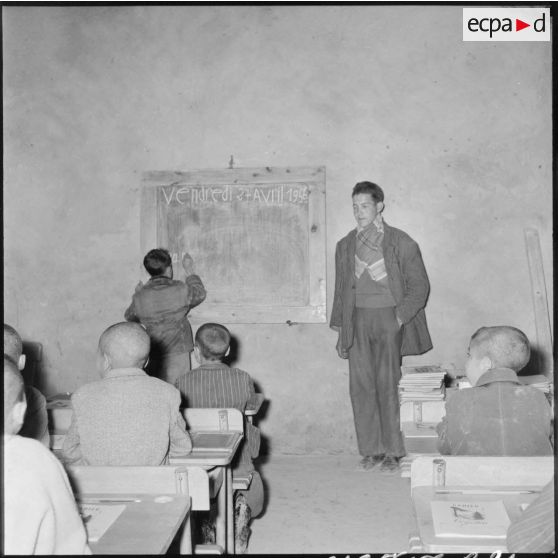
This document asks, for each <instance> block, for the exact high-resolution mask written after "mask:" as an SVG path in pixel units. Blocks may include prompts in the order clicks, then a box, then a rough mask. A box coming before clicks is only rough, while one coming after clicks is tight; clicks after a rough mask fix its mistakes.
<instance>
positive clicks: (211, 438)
mask: <svg viewBox="0 0 558 558" xmlns="http://www.w3.org/2000/svg"><path fill="white" fill-rule="evenodd" d="M239 437H240V433H239V432H219V431H215V430H208V431H196V432H190V438H191V440H192V451H193V452H197V451H203V452H207V451H215V452H220V451H232V450H233V448H234V445H235V443H236V441H237V440H238V438H239Z"/></svg>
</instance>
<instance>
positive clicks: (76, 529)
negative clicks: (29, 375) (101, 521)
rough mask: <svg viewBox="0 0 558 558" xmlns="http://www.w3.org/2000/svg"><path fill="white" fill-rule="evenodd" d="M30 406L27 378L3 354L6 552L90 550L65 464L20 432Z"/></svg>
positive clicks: (74, 553) (30, 552)
mask: <svg viewBox="0 0 558 558" xmlns="http://www.w3.org/2000/svg"><path fill="white" fill-rule="evenodd" d="M25 410H26V403H25V391H24V384H23V378H22V377H21V374H20V372H19V371H18V369H17V366H16V365H15V364H14V363H13V362H12V361H11V360H10V359H9V358H7V357H4V440H3V442H4V447H3V449H4V483H3V486H4V553H5V554H25V555H29V554H73V555H76V554H91V551H90V550H89V547H88V546H87V537H86V534H85V529H84V527H83V523H82V521H81V518H80V516H79V513H78V510H77V507H76V503H75V500H74V495H73V493H72V489H71V488H70V483H69V482H68V477H67V476H66V473H65V471H64V468H63V467H62V465H61V463H60V462H59V461H58V460H57V459H56V457H54V455H53V454H52V453H51V452H50V451H49V450H48V449H46V448H45V447H44V446H43V445H42V444H40V443H39V442H37V441H36V440H30V439H29V438H22V437H21V436H18V435H17V433H18V431H19V429H20V427H21V425H22V424H23V417H24V415H25Z"/></svg>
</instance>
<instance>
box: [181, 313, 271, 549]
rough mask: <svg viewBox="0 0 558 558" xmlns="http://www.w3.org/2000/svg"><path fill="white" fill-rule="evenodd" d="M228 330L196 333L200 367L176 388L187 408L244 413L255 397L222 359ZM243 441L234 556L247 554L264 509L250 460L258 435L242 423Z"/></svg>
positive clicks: (236, 465) (237, 462) (248, 382)
mask: <svg viewBox="0 0 558 558" xmlns="http://www.w3.org/2000/svg"><path fill="white" fill-rule="evenodd" d="M230 342H231V334H230V332H229V330H228V329H227V328H226V327H225V326H223V325H221V324H215V323H207V324H203V325H202V326H200V327H199V329H198V331H197V332H196V337H195V341H194V356H195V358H196V360H197V361H198V363H199V364H200V366H199V367H198V368H195V369H194V370H189V371H186V372H184V373H182V374H181V375H180V376H179V377H178V379H177V380H176V383H175V385H176V387H177V388H178V389H179V391H180V393H181V394H182V398H183V402H184V403H185V406H186V407H198V408H208V407H210V408H220V409H222V408H235V409H238V410H239V411H241V412H243V411H244V409H245V407H246V404H247V403H248V400H249V399H250V398H251V397H252V395H254V393H255V390H254V382H253V381H252V378H250V376H249V375H248V374H247V373H246V372H244V371H243V370H240V369H239V368H230V367H229V366H228V365H227V364H225V363H224V362H223V359H224V358H225V357H226V356H227V355H228V354H229V352H230ZM244 432H245V438H244V440H243V441H242V442H241V445H240V447H239V450H238V452H237V454H236V456H235V459H234V461H233V469H234V471H235V473H238V474H240V475H242V476H245V475H247V474H251V475H252V481H251V483H250V487H249V488H248V490H239V491H238V492H237V497H236V499H235V517H237V518H239V520H238V521H235V547H236V552H238V553H242V552H244V551H245V550H246V546H247V544H248V538H249V536H250V529H249V527H248V523H249V521H250V518H253V517H255V516H257V515H259V514H260V513H261V511H262V508H263V484H262V480H261V477H260V475H259V473H258V472H257V471H256V470H255V469H254V464H253V460H254V459H255V458H256V457H258V454H259V451H260V431H259V429H258V428H256V427H255V426H254V425H253V424H252V423H250V422H247V421H245V424H244Z"/></svg>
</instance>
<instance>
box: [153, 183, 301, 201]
mask: <svg viewBox="0 0 558 558" xmlns="http://www.w3.org/2000/svg"><path fill="white" fill-rule="evenodd" d="M160 191H161V194H162V196H163V198H164V201H165V202H166V204H167V205H171V204H172V203H177V204H179V205H186V204H189V205H198V204H203V203H227V202H228V203H232V202H235V201H247V202H253V203H263V204H266V205H284V204H286V203H300V204H304V203H308V193H309V188H308V186H306V185H302V186H293V185H292V184H278V185H276V186H275V187H273V188H266V187H264V186H263V185H257V184H256V185H254V184H250V185H249V184H225V185H218V186H210V185H204V186H196V185H181V186H162V187H161V190H160Z"/></svg>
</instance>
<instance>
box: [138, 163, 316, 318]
mask: <svg viewBox="0 0 558 558" xmlns="http://www.w3.org/2000/svg"><path fill="white" fill-rule="evenodd" d="M143 184H144V188H143V192H142V247H144V248H145V249H146V250H149V249H150V248H152V247H153V246H161V247H164V248H167V249H168V250H169V252H170V253H171V257H172V259H173V262H174V263H178V262H179V261H180V260H181V259H182V256H183V255H184V254H185V253H188V254H190V255H191V256H192V258H193V259H194V262H195V268H196V273H198V274H199V275H200V276H201V277H202V279H203V281H204V284H205V286H206V289H207V298H206V300H205V301H204V303H203V305H200V307H199V310H196V312H199V314H200V316H201V315H203V319H208V320H209V319H213V320H221V321H224V322H227V320H229V321H232V322H250V323H252V322H254V323H258V322H267V323H276V322H282V323H285V322H286V321H287V320H290V321H291V323H294V322H295V321H296V322H305V321H307V322H323V321H325V319H326V316H325V169H324V168H323V167H299V168H293V167H291V168H287V167H285V168H271V167H263V168H250V169H227V170H205V171H203V170H200V171H185V172H180V171H153V172H148V173H145V174H144V177H143ZM174 267H175V278H177V279H183V278H184V277H183V276H182V275H181V266H180V265H175V266H174Z"/></svg>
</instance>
